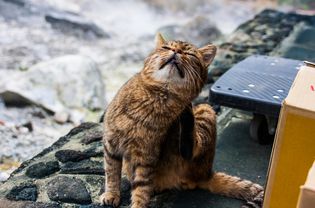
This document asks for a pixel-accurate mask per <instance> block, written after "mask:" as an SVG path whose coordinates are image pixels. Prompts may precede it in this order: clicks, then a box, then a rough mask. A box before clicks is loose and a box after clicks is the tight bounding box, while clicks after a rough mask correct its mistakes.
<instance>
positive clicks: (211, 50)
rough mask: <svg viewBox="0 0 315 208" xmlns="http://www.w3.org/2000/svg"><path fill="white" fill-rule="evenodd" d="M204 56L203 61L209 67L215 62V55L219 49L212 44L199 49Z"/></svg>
mask: <svg viewBox="0 0 315 208" xmlns="http://www.w3.org/2000/svg"><path fill="white" fill-rule="evenodd" d="M198 50H199V52H200V53H201V55H202V60H203V62H204V63H205V65H206V67H208V66H209V65H210V64H211V62H212V61H213V59H214V57H215V54H216V52H217V47H215V46H214V45H212V44H209V45H206V46H204V47H201V48H199V49H198Z"/></svg>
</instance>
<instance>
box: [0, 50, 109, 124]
mask: <svg viewBox="0 0 315 208" xmlns="http://www.w3.org/2000/svg"><path fill="white" fill-rule="evenodd" d="M0 97H2V99H3V101H4V102H5V103H6V104H12V105H23V104H35V105H37V106H40V107H43V108H44V109H46V110H48V111H50V112H52V113H60V112H72V113H74V112H80V113H81V115H82V118H83V113H84V112H86V109H88V110H100V109H103V108H104V107H105V103H106V101H105V86H104V83H103V81H102V76H101V73H100V71H99V69H98V67H97V64H96V63H95V62H94V61H93V60H92V59H90V58H88V57H85V56H80V55H67V56H63V57H59V58H56V59H52V60H50V61H46V62H42V63H39V64H36V65H34V66H32V67H30V68H29V69H28V70H27V71H18V72H15V73H11V76H10V77H8V76H6V77H1V82H0ZM75 115H76V116H75V118H76V119H77V117H78V116H77V114H75ZM71 117H73V118H74V116H71V115H70V120H71ZM77 120H78V119H77Z"/></svg>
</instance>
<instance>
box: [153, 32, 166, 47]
mask: <svg viewBox="0 0 315 208" xmlns="http://www.w3.org/2000/svg"><path fill="white" fill-rule="evenodd" d="M155 41H156V46H155V47H156V48H160V47H161V46H162V45H164V44H165V42H166V41H165V39H164V38H163V36H162V35H161V33H157V34H156V37H155Z"/></svg>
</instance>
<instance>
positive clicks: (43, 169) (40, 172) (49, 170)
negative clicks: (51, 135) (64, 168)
mask: <svg viewBox="0 0 315 208" xmlns="http://www.w3.org/2000/svg"><path fill="white" fill-rule="evenodd" d="M59 170H60V167H59V164H58V162H57V161H49V162H39V163H36V164H34V165H31V166H30V167H28V168H27V170H26V172H25V174H26V175H27V176H28V177H30V178H43V177H46V176H49V175H51V174H53V173H55V172H57V171H59Z"/></svg>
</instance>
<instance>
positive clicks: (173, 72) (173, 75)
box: [152, 64, 184, 82]
mask: <svg viewBox="0 0 315 208" xmlns="http://www.w3.org/2000/svg"><path fill="white" fill-rule="evenodd" d="M152 77H153V79H155V80H157V81H162V82H166V81H174V82H183V81H184V79H183V78H184V75H183V73H182V72H181V69H179V68H178V66H176V65H174V64H167V65H166V66H164V67H163V68H161V69H159V70H156V71H155V72H153V74H152Z"/></svg>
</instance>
